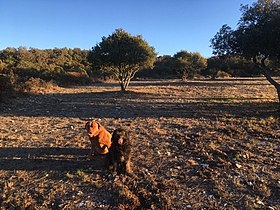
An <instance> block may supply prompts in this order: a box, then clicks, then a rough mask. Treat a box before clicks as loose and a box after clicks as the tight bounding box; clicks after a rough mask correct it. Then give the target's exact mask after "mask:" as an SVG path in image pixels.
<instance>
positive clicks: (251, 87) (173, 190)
mask: <svg viewBox="0 0 280 210" xmlns="http://www.w3.org/2000/svg"><path fill="white" fill-rule="evenodd" d="M119 89H120V88H119V86H118V84H117V83H104V84H95V85H92V86H82V87H81V86H80V87H71V88H58V87H57V88H53V89H52V90H46V91H45V92H44V91H42V92H41V93H40V94H31V95H22V96H19V97H17V98H15V99H13V100H12V101H9V102H8V103H7V102H6V103H4V104H1V111H0V122H1V127H0V206H1V209H177V210H178V209H270V210H276V209H280V196H279V195H280V158H279V157H280V124H279V115H280V114H279V103H278V102H277V97H276V92H275V89H274V88H273V87H272V86H271V85H269V84H268V82H267V81H266V80H265V79H262V78H255V79H251V78H244V79H223V80H222V79H220V80H217V81H210V80H195V81H189V82H181V81H179V80H163V81H133V82H132V83H131V85H130V86H129V89H128V91H127V92H126V93H121V92H119ZM90 119H97V120H100V122H101V123H102V124H103V126H105V127H106V128H107V130H108V131H109V132H113V130H114V129H116V128H118V127H124V128H125V129H127V131H128V132H129V135H130V137H131V139H132V140H133V157H132V163H133V167H132V168H133V171H134V173H135V175H136V176H135V177H130V176H124V175H118V176H112V174H111V173H110V172H109V171H108V170H107V169H106V167H105V157H104V156H95V157H94V159H93V160H88V159H87V154H88V152H89V140H88V138H87V136H86V133H85V129H84V125H85V123H86V121H87V120H90Z"/></svg>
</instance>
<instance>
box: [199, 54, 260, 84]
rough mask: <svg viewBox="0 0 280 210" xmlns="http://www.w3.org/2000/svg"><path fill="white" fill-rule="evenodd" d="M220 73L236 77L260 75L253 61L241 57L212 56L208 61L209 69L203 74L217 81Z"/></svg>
mask: <svg viewBox="0 0 280 210" xmlns="http://www.w3.org/2000/svg"><path fill="white" fill-rule="evenodd" d="M219 71H223V72H226V73H227V74H229V75H231V76H234V77H240V76H241V77H243V76H256V75H259V72H258V71H257V69H256V68H255V65H254V63H253V62H252V60H250V59H246V58H244V57H241V56H221V57H219V56H212V57H210V58H208V59H207V68H206V69H205V70H203V71H202V72H201V73H202V74H203V75H211V78H212V79H215V78H216V77H217V73H218V72H219Z"/></svg>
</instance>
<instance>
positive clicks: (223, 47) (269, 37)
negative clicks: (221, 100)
mask: <svg viewBox="0 0 280 210" xmlns="http://www.w3.org/2000/svg"><path fill="white" fill-rule="evenodd" d="M241 11H242V16H241V18H240V20H239V22H238V25H237V29H236V30H232V29H231V28H230V27H229V26H227V25H223V26H222V28H221V29H220V31H219V32H218V33H217V34H216V35H215V36H214V38H213V39H211V46H212V48H213V53H214V54H215V55H218V56H223V55H240V56H243V57H246V58H251V59H252V60H253V61H254V63H255V64H256V66H257V67H258V68H259V69H260V70H261V72H262V73H263V74H264V76H265V77H266V78H267V80H268V81H269V82H270V83H271V84H272V85H274V86H275V88H276V90H277V93H278V98H279V100H280V84H279V83H278V82H277V81H275V80H274V79H273V78H272V77H271V73H272V71H271V68H274V69H277V70H278V69H279V60H280V45H279V43H280V2H279V1H278V0H258V1H257V2H256V3H253V5H252V6H248V5H245V6H242V7H241ZM277 64H278V65H277ZM277 66H278V67H277Z"/></svg>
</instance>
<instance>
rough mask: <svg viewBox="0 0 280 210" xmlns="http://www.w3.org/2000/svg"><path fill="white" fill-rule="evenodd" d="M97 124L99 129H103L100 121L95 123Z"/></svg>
mask: <svg viewBox="0 0 280 210" xmlns="http://www.w3.org/2000/svg"><path fill="white" fill-rule="evenodd" d="M95 122H96V123H97V128H98V129H99V128H100V127H101V124H100V122H98V121H95Z"/></svg>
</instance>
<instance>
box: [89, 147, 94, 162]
mask: <svg viewBox="0 0 280 210" xmlns="http://www.w3.org/2000/svg"><path fill="white" fill-rule="evenodd" d="M93 151H94V147H93V144H91V147H90V151H89V153H88V159H90V160H92V158H93V156H92V155H93Z"/></svg>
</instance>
